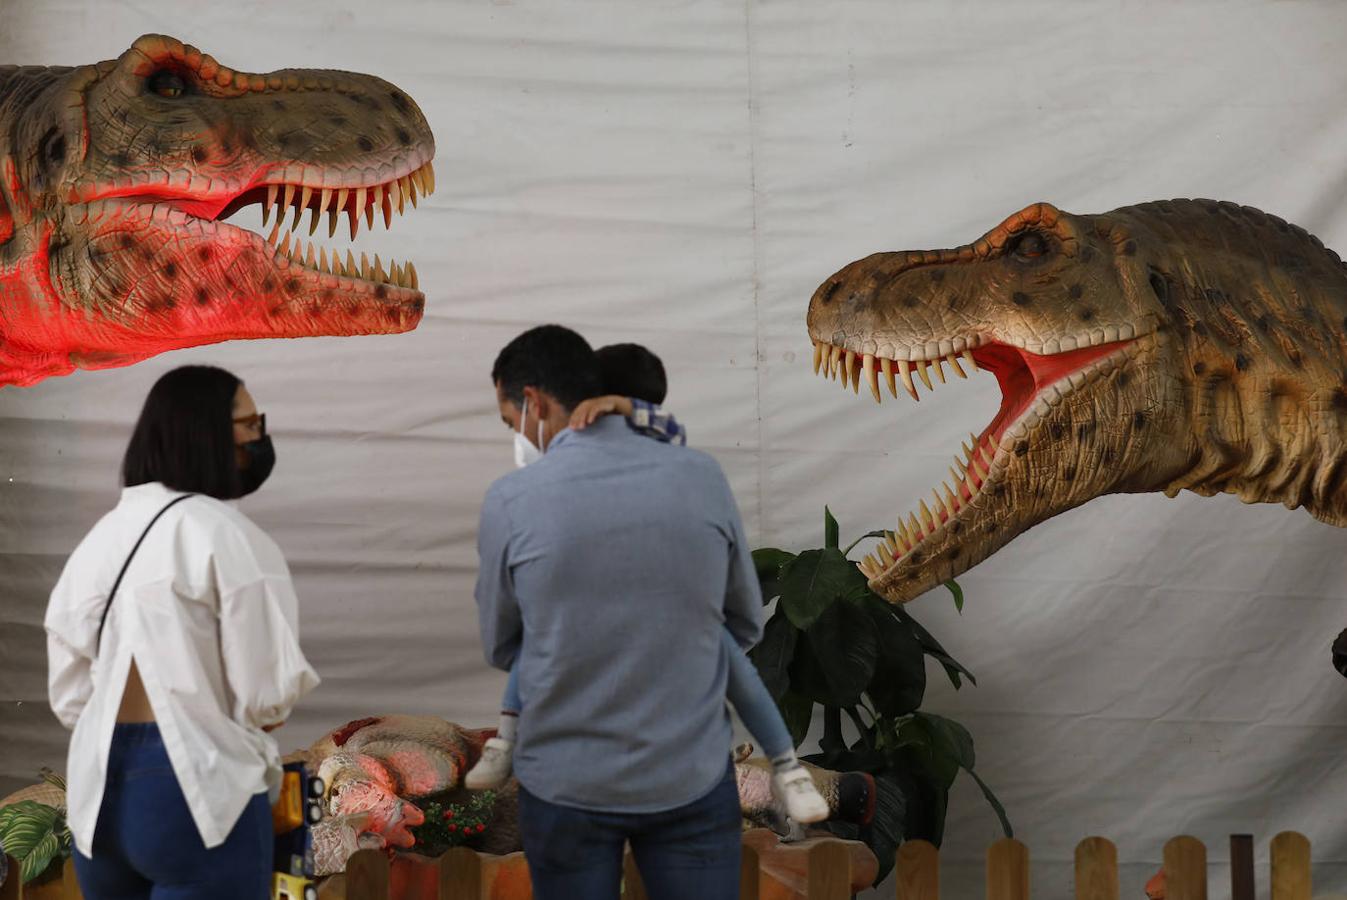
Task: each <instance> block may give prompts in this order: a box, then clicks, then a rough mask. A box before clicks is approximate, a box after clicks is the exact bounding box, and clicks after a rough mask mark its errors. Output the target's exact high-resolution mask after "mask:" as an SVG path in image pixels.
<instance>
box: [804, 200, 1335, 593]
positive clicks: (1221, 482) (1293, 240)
mask: <svg viewBox="0 0 1347 900" xmlns="http://www.w3.org/2000/svg"><path fill="white" fill-rule="evenodd" d="M808 325H809V333H810V337H811V338H812V339H813V340H814V342H815V364H816V367H817V368H819V369H820V370H822V371H823V372H824V373H825V374H832V375H833V376H834V377H836V376H837V375H838V374H839V373H840V374H841V376H842V379H843V381H844V382H846V383H848V384H849V385H850V386H851V387H852V388H853V390H854V389H858V388H859V385H860V383H862V382H869V384H870V386H871V388H872V390H873V392H874V394H875V398H876V399H879V398H880V388H879V383H880V382H881V380H884V379H883V378H882V376H888V378H887V380H888V381H889V384H890V390H891V392H892V393H893V394H894V395H895V396H897V393H898V389H899V388H898V383H899V380H900V379H901V382H902V387H906V388H908V391H909V393H911V395H912V396H913V397H914V398H915V397H918V396H919V389H918V388H917V387H916V385H917V384H919V383H922V382H924V381H932V380H931V374H932V371H933V370H932V368H931V367H932V366H934V373H935V375H936V376H937V378H938V379H939V380H940V381H943V380H944V371H943V367H944V366H945V365H949V366H951V371H953V370H954V369H955V368H956V367H958V368H961V369H962V370H963V371H964V372H965V373H966V374H971V373H970V372H968V370H969V369H970V367H971V368H977V369H986V370H989V371H991V372H992V373H993V374H994V375H995V376H996V377H997V379H998V382H999V383H1000V386H1001V390H1002V395H1003V399H1002V405H1001V409H1000V411H999V412H998V414H997V416H996V419H995V420H994V421H993V422H992V424H991V425H989V426H988V427H987V428H986V429H984V430H983V431H982V432H981V433H980V434H977V435H974V436H973V443H972V446H966V448H965V453H964V454H963V456H962V457H960V458H959V459H957V460H956V467H955V468H954V469H952V470H951V481H950V482H949V483H948V485H947V489H942V490H937V491H936V492H935V493H934V503H932V504H927V503H926V501H922V505H921V507H920V509H919V512H918V513H914V514H912V515H911V516H908V517H907V518H905V519H902V523H901V525H900V526H899V527H898V528H896V529H895V530H894V531H893V532H891V533H890V536H889V538H888V539H887V540H886V541H885V542H883V545H882V547H880V548H877V550H876V553H875V554H874V555H873V556H871V557H867V558H866V559H865V560H864V561H863V562H862V564H861V566H862V569H863V570H864V571H865V572H866V574H867V575H868V576H869V578H870V582H871V586H872V587H873V588H874V589H875V590H876V591H878V592H879V593H881V594H883V595H884V596H886V597H887V598H889V599H890V600H891V601H894V602H906V601H908V600H911V599H913V598H914V597H916V596H918V595H919V594H921V593H923V592H925V591H927V590H929V589H930V588H931V587H933V586H935V585H938V584H940V583H941V582H943V581H945V580H946V579H949V578H952V577H955V576H957V575H959V574H961V573H962V572H964V571H966V570H968V569H969V568H971V567H972V566H974V565H976V564H977V563H979V562H981V561H982V560H983V559H986V558H987V557H988V556H990V555H991V554H992V553H994V552H996V551H997V550H999V549H1000V548H1001V547H1003V546H1005V545H1006V544H1007V543H1008V542H1009V541H1011V540H1012V539H1013V538H1014V537H1015V536H1016V535H1018V534H1020V533H1021V532H1023V531H1025V530H1026V529H1028V528H1030V527H1032V526H1034V525H1036V524H1038V523H1039V522H1042V521H1044V520H1046V519H1049V518H1051V517H1052V516H1055V515H1058V514H1059V513H1062V512H1064V511H1066V510H1068V509H1071V508H1073V507H1076V506H1079V505H1081V504H1082V503H1085V502H1087V501H1089V500H1092V499H1094V498H1095V497H1099V496H1102V495H1104V494H1112V493H1142V492H1150V491H1163V492H1165V493H1166V494H1167V495H1169V496H1171V497H1172V496H1174V495H1175V494H1177V493H1178V492H1179V491H1180V490H1185V489H1186V490H1190V491H1193V492H1195V493H1198V494H1201V495H1203V496H1211V495H1213V494H1216V493H1221V492H1225V493H1231V494H1235V495H1237V496H1238V497H1240V498H1241V499H1242V500H1244V501H1245V502H1247V503H1282V504H1285V505H1286V506H1287V507H1288V508H1290V509H1294V508H1296V507H1301V506H1303V507H1304V508H1305V509H1306V510H1307V511H1308V512H1309V513H1310V514H1311V515H1313V516H1314V517H1315V518H1317V519H1320V520H1322V521H1324V522H1327V523H1329V524H1332V525H1337V526H1340V527H1341V526H1347V267H1344V265H1343V263H1342V261H1341V260H1340V259H1339V258H1338V256H1337V254H1335V253H1334V252H1333V251H1331V250H1328V249H1326V248H1325V247H1324V246H1323V244H1322V243H1320V242H1319V240H1318V239H1316V238H1315V237H1314V236H1313V235H1311V234H1309V233H1307V232H1306V231H1304V230H1303V229H1301V228H1299V227H1297V226H1295V225H1291V224H1288V223H1287V222H1285V221H1283V220H1281V219H1279V218H1277V217H1276V216H1271V215H1268V214H1266V213H1263V212H1260V211H1258V210H1256V209H1251V208H1249V207H1246V206H1238V205H1236V204H1233V203H1225V202H1216V201H1212V200H1168V201H1159V202H1154V203H1143V204H1140V205H1137V206H1128V207H1123V208H1121V209H1116V210H1114V211H1112V212H1108V213H1103V214H1098V215H1073V214H1071V213H1066V212H1062V211H1061V210H1059V209H1057V208H1056V207H1054V206H1051V205H1050V204H1047V203H1039V204H1034V205H1033V206H1030V207H1028V208H1026V209H1024V210H1022V211H1021V212H1019V213H1016V214H1015V215H1013V216H1011V217H1010V218H1009V219H1007V220H1006V221H1005V222H1003V223H1002V224H1001V225H998V226H997V227H996V228H994V229H993V230H991V231H990V232H988V233H987V234H986V235H984V236H983V237H982V238H981V239H979V240H977V241H975V242H974V243H972V244H968V245H965V246H963V247H958V248H955V249H952V250H936V251H907V252H899V253H877V254H874V255H873V256H868V257H866V258H864V259H861V260H858V261H856V262H853V263H851V264H850V265H848V266H846V267H845V268H843V269H842V270H841V271H839V272H838V273H837V274H835V275H833V276H832V277H831V278H829V279H828V280H827V281H825V282H824V283H823V285H822V286H820V287H819V289H818V291H817V292H816V293H815V294H814V297H813V299H812V301H811V302H810V306H809V316H808ZM955 374H958V372H955ZM914 375H915V376H917V379H918V380H914V379H913V376H914ZM936 383H937V382H935V381H932V384H936Z"/></svg>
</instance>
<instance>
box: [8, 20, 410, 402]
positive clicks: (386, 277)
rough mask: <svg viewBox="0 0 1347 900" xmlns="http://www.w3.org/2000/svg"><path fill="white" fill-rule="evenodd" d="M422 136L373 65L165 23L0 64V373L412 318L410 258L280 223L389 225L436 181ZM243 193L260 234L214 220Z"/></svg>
mask: <svg viewBox="0 0 1347 900" xmlns="http://www.w3.org/2000/svg"><path fill="white" fill-rule="evenodd" d="M434 152H435V149H434V139H433V138H432V136H431V133H430V128H429V126H428V125H427V124H426V120H425V117H424V116H423V115H422V114H421V110H420V109H419V108H418V107H417V105H416V103H415V102H413V101H412V99H411V98H410V97H408V96H407V95H406V94H405V93H403V92H402V91H400V90H399V89H398V88H397V87H395V86H394V85H392V84H389V83H388V82H386V81H383V80H381V79H379V78H375V77H373V76H370V75H357V74H352V73H349V72H335V71H317V70H308V69H282V70H279V71H276V72H272V73H270V74H266V75H253V74H248V73H246V72H238V71H234V70H232V69H229V68H226V67H225V66H222V65H220V64H219V63H218V62H216V61H215V60H214V59H212V58H211V57H210V56H207V55H206V54H204V53H202V52H201V51H199V50H197V49H196V48H195V47H191V46H187V45H184V44H183V43H182V42H180V41H177V40H174V39H173V38H169V37H164V36H162V35H146V36H144V37H141V38H140V39H138V40H137V41H136V42H135V43H134V44H132V45H131V48H130V49H129V50H127V51H126V52H125V53H123V54H122V55H121V57H120V58H118V59H115V60H109V61H106V62H101V63H97V64H95V65H86V66H80V67H78V68H64V67H63V68H45V67H14V66H3V67H0V386H4V385H31V384H35V383H36V382H38V381H41V380H42V379H44V378H47V377H50V376H53V375H65V374H68V373H70V372H71V371H73V370H74V369H77V368H81V369H99V368H110V367H114V366H124V365H130V364H132V363H135V362H139V361H140V360H143V359H146V358H147V357H150V356H153V355H155V354H158V353H162V352H164V351H167V350H173V349H178V348H183V347H192V346H197V345H200V344H210V343H215V342H218V341H227V340H235V339H240V338H275V337H308V336H317V335H356V334H377V333H396V332H403V331H408V330H411V329H412V328H415V327H416V325H417V323H418V322H419V321H420V319H421V313H422V308H423V306H424V303H425V297H424V296H423V295H422V294H421V292H420V291H419V290H418V283H417V275H416V270H415V268H414V267H413V266H412V265H411V264H410V263H407V264H405V265H400V264H398V263H394V262H392V261H391V260H390V261H389V262H388V264H387V267H385V264H384V263H383V261H382V260H380V259H379V258H378V257H377V256H376V257H375V260H374V263H373V264H371V263H370V262H369V261H368V259H367V258H366V255H365V254H363V253H362V254H361V259H360V261H359V262H357V261H356V259H355V256H354V254H353V253H352V252H351V251H350V250H347V251H346V254H345V257H344V258H343V257H342V255H341V253H340V252H339V251H338V250H336V249H335V248H333V249H330V250H329V248H328V247H322V248H315V247H314V245H313V244H312V243H310V242H309V241H308V240H307V239H305V238H302V237H299V239H297V240H294V241H293V242H292V240H291V237H292V235H291V233H292V232H293V231H294V230H295V229H296V227H297V226H299V225H300V221H301V218H302V217H303V215H304V214H305V213H306V212H307V213H308V215H309V222H308V224H307V231H308V234H309V235H313V234H314V232H315V231H316V230H317V229H318V228H319V227H323V228H325V229H326V231H327V233H328V237H329V238H331V237H333V236H334V235H335V233H336V231H337V228H338V227H339V225H347V226H348V227H349V231H350V236H351V239H352V240H354V239H355V237H356V234H357V232H358V230H359V222H360V219H361V218H362V217H363V218H364V220H365V224H366V227H372V226H373V223H374V221H375V218H376V216H377V217H378V218H380V219H382V220H383V222H384V225H385V227H388V226H389V225H390V223H391V219H392V214H393V212H394V211H397V212H399V213H401V212H403V211H404V210H405V209H406V208H408V207H409V206H415V205H416V203H417V198H418V195H424V194H428V193H430V191H432V190H433V189H434V173H433V170H432V169H431V157H432V156H434ZM254 203H258V204H262V213H263V222H264V224H265V223H266V222H267V221H268V220H269V218H270V215H271V214H272V212H273V211H274V213H275V216H276V222H275V225H274V226H273V228H272V230H271V233H270V235H269V236H266V237H264V236H263V235H261V234H257V233H254V232H252V231H249V230H247V229H244V228H239V227H236V226H233V225H229V224H226V223H225V222H224V221H223V220H224V219H226V218H228V217H229V216H231V215H233V214H234V213H235V212H237V211H238V210H239V209H242V208H244V207H246V206H249V205H251V204H254ZM287 214H292V218H291V219H290V221H289V222H286V221H285V220H286V218H287ZM342 220H345V221H344V222H343V221H342ZM296 237H298V236H296ZM329 254H330V255H329Z"/></svg>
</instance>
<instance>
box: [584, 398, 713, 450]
mask: <svg viewBox="0 0 1347 900" xmlns="http://www.w3.org/2000/svg"><path fill="white" fill-rule="evenodd" d="M612 414H617V415H620V416H624V417H625V418H626V420H627V424H628V425H630V426H631V427H632V429H634V430H635V431H638V432H640V433H641V434H643V435H645V436H646V437H650V438H654V439H655V440H657V441H662V442H664V443H666V444H678V445H680V446H682V445H685V444H687V431H686V430H685V429H684V428H683V426H682V425H680V424H679V423H678V420H677V419H675V418H674V417H673V415H671V414H670V413H667V412H665V411H664V409H663V408H662V407H659V406H656V405H655V404H653V403H647V402H645V401H644V400H637V399H636V398H634V397H620V396H617V395H610V396H607V397H593V398H591V399H589V400H586V401H584V402H583V403H581V404H580V405H579V406H577V407H576V408H575V412H573V413H572V414H571V428H573V429H575V430H576V431H583V430H584V429H585V428H587V427H588V426H590V425H593V424H594V421H595V420H596V419H598V418H599V417H600V416H606V415H612Z"/></svg>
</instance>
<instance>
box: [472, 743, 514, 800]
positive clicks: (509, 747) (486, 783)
mask: <svg viewBox="0 0 1347 900" xmlns="http://www.w3.org/2000/svg"><path fill="white" fill-rule="evenodd" d="M513 757H514V741H507V740H505V739H504V738H498V737H493V738H488V739H487V742H486V744H485V745H484V746H483V747H482V756H481V758H480V759H478V760H477V765H475V766H473V767H472V768H471V769H469V770H468V774H467V776H466V777H464V779H463V785H464V787H466V788H467V789H468V790H470V791H485V790H490V789H491V788H498V787H500V786H501V785H502V784H504V783H505V782H506V780H507V779H508V778H509V777H510V772H511V770H512V769H513V765H512V763H511V760H512V758H513Z"/></svg>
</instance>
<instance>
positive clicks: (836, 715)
mask: <svg viewBox="0 0 1347 900" xmlns="http://www.w3.org/2000/svg"><path fill="white" fill-rule="evenodd" d="M840 531H841V529H840V528H839V527H838V524H837V520H836V519H834V518H833V515H832V513H831V512H830V511H828V510H827V509H825V510H824V546H823V547H822V548H819V549H813V550H805V551H803V552H800V553H789V552H787V551H784V550H778V549H775V548H764V549H760V550H755V551H754V553H753V562H754V566H755V567H756V569H757V573H758V579H759V581H760V582H761V584H762V593H763V600H764V601H765V602H769V603H770V602H771V601H772V600H777V606H776V610H775V612H774V613H773V614H772V616H771V618H770V619H768V621H767V627H766V631H765V633H764V636H763V639H762V641H761V642H760V643H759V644H758V646H757V647H755V648H754V649H753V651H752V653H751V654H750V655H751V657H752V659H753V662H754V664H755V665H756V666H757V668H758V672H759V673H760V674H761V676H762V680H763V683H764V684H765V685H766V686H767V689H768V690H769V691H770V692H771V694H772V696H773V697H774V698H775V699H776V702H777V705H778V707H780V709H781V714H782V716H783V717H784V718H785V720H786V725H787V727H788V728H789V729H790V733H791V736H792V738H793V739H794V740H795V745H796V747H799V746H800V744H801V743H803V741H804V739H805V735H806V733H807V732H808V731H809V726H810V723H811V721H812V719H813V713H814V707H815V705H819V706H822V707H823V725H824V728H823V737H822V738H821V739H820V741H819V750H820V752H819V753H817V754H813V755H811V756H806V757H805V759H806V760H807V761H808V762H812V763H815V764H817V765H820V766H823V767H825V768H829V769H835V770H839V771H860V772H868V773H870V774H871V775H873V776H874V778H875V782H876V787H877V788H878V792H879V798H878V799H879V802H878V805H877V812H876V816H875V820H874V822H873V823H872V824H871V825H869V826H866V827H864V828H858V827H857V826H854V825H847V824H833V823H830V824H829V826H828V827H829V828H830V830H832V831H833V832H834V833H836V834H838V835H839V836H840V837H847V838H853V839H859V840H863V841H865V842H866V843H867V844H869V845H870V847H871V849H872V850H874V852H875V855H876V856H877V857H878V858H879V862H880V873H879V878H880V879H883V878H884V876H885V875H887V874H888V871H889V870H890V869H891V868H892V866H893V860H894V854H895V853H896V851H897V848H898V845H899V844H900V843H901V842H902V841H904V840H915V839H923V840H927V841H930V842H932V843H934V844H936V845H939V844H940V841H941V839H942V837H943V836H944V830H945V813H946V810H947V808H948V805H949V790H950V787H951V786H952V785H953V784H954V780H955V778H956V777H957V776H958V774H959V772H960V771H961V770H962V771H965V772H967V773H968V774H969V775H970V776H971V777H972V778H973V780H974V781H975V782H976V783H977V785H978V787H979V788H981V790H982V793H983V795H984V796H985V797H986V798H987V802H988V803H989V804H991V807H992V809H993V810H994V811H995V812H996V815H997V817H998V818H999V819H1000V822H1001V827H1002V830H1003V831H1004V832H1005V834H1006V835H1007V836H1012V835H1013V830H1012V828H1011V825H1010V821H1009V819H1007V817H1006V813H1005V809H1004V808H1003V807H1002V805H1001V803H1000V801H999V800H997V799H996V796H995V794H993V793H992V791H991V789H990V788H989V787H988V786H987V785H986V784H985V783H984V782H983V781H982V779H981V778H979V777H978V775H977V773H976V772H974V764H975V756H974V752H973V738H972V736H971V735H969V733H968V731H967V729H965V728H964V727H963V726H962V725H960V724H959V723H958V722H955V721H953V720H952V719H947V718H945V717H943V716H938V715H935V714H934V713H929V712H925V711H922V710H921V709H920V706H921V703H922V700H923V698H924V697H925V694H926V658H927V657H930V658H931V659H933V660H935V661H936V662H937V663H939V664H940V666H941V668H943V669H944V671H945V674H946V676H947V677H948V678H949V680H950V683H951V684H953V685H954V687H955V689H956V690H957V689H959V688H960V687H962V685H963V679H965V678H966V679H968V681H969V682H970V683H972V684H976V683H977V682H976V680H975V679H974V678H973V675H972V673H971V672H969V671H968V669H966V668H965V667H964V666H963V665H962V664H961V663H959V662H958V660H956V659H954V657H952V656H950V655H949V653H948V652H947V651H946V650H945V648H944V647H942V646H940V643H939V642H938V641H937V640H936V639H935V638H934V637H933V636H932V635H931V633H930V632H929V631H927V630H926V629H925V628H923V627H922V626H921V625H920V624H919V623H918V622H917V621H916V620H915V619H914V618H912V616H911V615H909V614H908V613H907V612H906V611H905V610H903V609H902V608H901V607H900V606H895V605H893V604H891V603H889V602H887V601H886V600H884V599H883V598H882V597H880V596H879V595H878V594H876V593H874V592H873V591H872V590H870V587H869V585H868V583H867V579H866V577H865V575H864V574H863V573H862V572H861V571H860V570H859V569H858V568H857V566H856V564H855V563H854V562H852V561H851V560H850V559H849V558H848V554H849V553H850V552H851V551H852V550H854V549H855V548H856V546H857V545H858V544H860V543H861V542H862V541H864V540H866V539H867V538H883V536H884V532H882V531H876V532H870V533H869V534H866V535H863V536H862V537H861V538H859V539H857V540H856V541H855V542H854V543H852V544H851V546H849V547H847V548H846V549H845V550H843V549H841V548H840ZM946 587H948V588H949V590H950V592H951V593H952V594H953V596H954V602H955V606H956V608H958V609H959V611H960V612H962V611H963V591H962V590H961V589H960V588H959V586H958V585H957V584H955V583H954V582H953V581H950V582H947V583H946ZM843 717H845V718H846V719H847V720H849V721H850V722H851V724H852V726H853V727H854V731H855V733H856V735H858V736H857V737H856V738H855V739H854V740H853V741H851V742H850V743H848V742H847V739H846V737H845V735H844V730H843V725H842V723H843Z"/></svg>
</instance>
